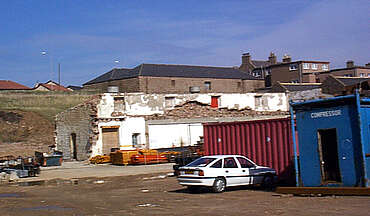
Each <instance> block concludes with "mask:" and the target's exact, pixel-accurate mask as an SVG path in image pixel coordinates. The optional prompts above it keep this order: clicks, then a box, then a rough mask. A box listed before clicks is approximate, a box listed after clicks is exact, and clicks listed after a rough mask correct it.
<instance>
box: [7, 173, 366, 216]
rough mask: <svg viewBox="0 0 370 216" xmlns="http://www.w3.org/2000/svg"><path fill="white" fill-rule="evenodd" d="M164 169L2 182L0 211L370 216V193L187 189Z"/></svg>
mask: <svg viewBox="0 0 370 216" xmlns="http://www.w3.org/2000/svg"><path fill="white" fill-rule="evenodd" d="M165 176H166V175H164V173H162V174H159V173H156V174H145V175H132V176H120V177H106V178H83V179H79V180H72V181H66V180H55V181H50V182H48V183H46V184H43V185H34V186H19V185H16V184H15V185H12V186H5V185H3V186H0V215H2V216H6V215H38V216H39V215H213V216H217V215H253V216H258V215H298V216H299V215H328V216H329V215H346V216H347V215H351V216H353V215H369V211H370V197H353V196H342V197H340V196H326V197H300V196H290V195H279V194H276V193H274V192H266V191H263V190H261V189H259V188H234V189H229V190H228V191H227V192H225V193H222V194H216V193H211V192H209V191H207V190H204V191H203V192H202V193H196V194H192V193H189V192H188V191H187V190H186V189H185V188H184V187H182V186H180V185H179V184H178V183H177V181H176V178H175V177H165Z"/></svg>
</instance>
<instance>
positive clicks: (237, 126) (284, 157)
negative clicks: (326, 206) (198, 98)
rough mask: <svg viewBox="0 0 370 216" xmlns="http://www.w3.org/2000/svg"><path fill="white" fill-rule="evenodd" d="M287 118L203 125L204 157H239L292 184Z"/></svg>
mask: <svg viewBox="0 0 370 216" xmlns="http://www.w3.org/2000/svg"><path fill="white" fill-rule="evenodd" d="M290 125H291V121H290V118H279V119H267V120H256V121H244V122H223V123H207V124H204V125H203V126H204V150H205V154H206V155H218V154H239V155H244V156H247V157H248V158H250V159H252V160H253V161H255V162H256V163H257V164H259V165H263V166H268V167H272V168H274V169H275V170H276V171H277V175H278V176H279V178H280V179H284V180H288V181H289V183H294V182H295V180H294V166H293V165H294V161H293V159H294V151H293V142H292V133H291V126H290Z"/></svg>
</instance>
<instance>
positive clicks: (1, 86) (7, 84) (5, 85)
mask: <svg viewBox="0 0 370 216" xmlns="http://www.w3.org/2000/svg"><path fill="white" fill-rule="evenodd" d="M1 90H31V88H29V87H27V86H24V85H21V84H19V83H16V82H13V81H10V80H0V91H1Z"/></svg>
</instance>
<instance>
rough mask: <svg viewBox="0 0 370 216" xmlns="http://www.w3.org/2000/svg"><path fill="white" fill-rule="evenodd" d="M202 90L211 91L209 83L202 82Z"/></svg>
mask: <svg viewBox="0 0 370 216" xmlns="http://www.w3.org/2000/svg"><path fill="white" fill-rule="evenodd" d="M204 88H205V90H206V91H209V90H211V82H204Z"/></svg>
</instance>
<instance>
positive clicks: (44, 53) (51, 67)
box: [41, 50, 60, 85]
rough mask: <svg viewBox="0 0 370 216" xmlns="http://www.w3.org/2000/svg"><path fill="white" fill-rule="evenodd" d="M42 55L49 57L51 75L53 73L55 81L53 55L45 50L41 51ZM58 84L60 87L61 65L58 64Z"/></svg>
mask: <svg viewBox="0 0 370 216" xmlns="http://www.w3.org/2000/svg"><path fill="white" fill-rule="evenodd" d="M41 54H42V55H43V56H46V55H47V56H48V57H49V63H50V73H51V80H52V79H53V75H54V68H53V66H54V65H53V55H51V54H50V53H48V52H47V51H45V50H43V51H41ZM58 84H59V85H60V63H58Z"/></svg>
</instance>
